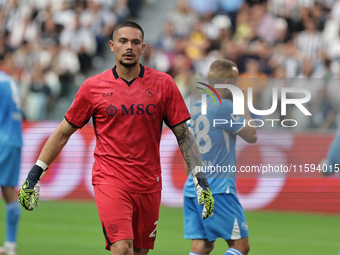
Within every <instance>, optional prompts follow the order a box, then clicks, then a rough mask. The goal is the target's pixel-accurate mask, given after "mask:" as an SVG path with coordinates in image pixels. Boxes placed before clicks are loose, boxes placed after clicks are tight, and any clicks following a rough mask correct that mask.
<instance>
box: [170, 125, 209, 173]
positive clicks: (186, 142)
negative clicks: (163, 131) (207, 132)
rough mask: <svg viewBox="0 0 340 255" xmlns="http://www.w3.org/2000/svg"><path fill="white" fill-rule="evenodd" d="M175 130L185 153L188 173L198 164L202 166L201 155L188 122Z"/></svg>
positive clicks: (182, 151) (179, 144)
mask: <svg viewBox="0 0 340 255" xmlns="http://www.w3.org/2000/svg"><path fill="white" fill-rule="evenodd" d="M172 131H173V132H174V134H175V136H176V138H177V142H178V146H179V149H180V150H181V153H182V155H183V158H184V161H185V163H186V164H187V166H188V168H186V171H187V174H189V172H190V171H191V170H192V169H194V168H195V167H196V166H202V161H201V156H200V153H199V150H198V147H197V144H196V141H195V139H194V137H193V136H192V134H191V132H190V131H189V128H188V126H187V124H186V123H182V124H180V125H178V126H176V127H174V128H173V129H172Z"/></svg>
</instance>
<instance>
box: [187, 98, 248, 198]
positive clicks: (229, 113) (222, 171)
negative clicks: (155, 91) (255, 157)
mask: <svg viewBox="0 0 340 255" xmlns="http://www.w3.org/2000/svg"><path fill="white" fill-rule="evenodd" d="M217 102H218V100H217ZM190 113H191V117H192V119H191V121H190V124H189V128H190V130H191V132H192V133H193V135H194V137H195V139H196V142H197V145H198V147H199V151H200V154H201V158H202V163H203V165H204V168H203V170H204V171H205V173H206V176H207V179H208V181H209V185H210V188H211V191H212V193H213V194H221V193H227V194H236V190H235V174H236V155H235V145H236V135H237V133H238V132H239V131H240V130H241V129H242V128H243V127H244V126H245V125H246V120H245V118H244V117H242V116H238V115H233V104H232V102H231V101H230V100H227V99H222V105H220V104H219V103H218V104H217V105H215V102H214V100H213V99H212V98H210V97H208V98H207V113H206V115H203V114H201V100H198V101H196V102H195V103H194V104H193V105H192V106H191V109H190ZM184 196H185V197H196V187H195V185H194V183H193V180H192V176H191V175H189V177H188V179H187V181H186V183H185V185H184Z"/></svg>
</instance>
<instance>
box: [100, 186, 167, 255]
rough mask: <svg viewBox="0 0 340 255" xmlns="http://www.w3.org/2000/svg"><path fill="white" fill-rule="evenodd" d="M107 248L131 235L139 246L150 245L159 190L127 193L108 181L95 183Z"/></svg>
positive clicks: (151, 245)
mask: <svg viewBox="0 0 340 255" xmlns="http://www.w3.org/2000/svg"><path fill="white" fill-rule="evenodd" d="M94 193H95V199H96V205H97V209H98V214H99V219H100V222H101V224H102V228H103V233H104V236H105V243H106V247H105V248H106V249H107V250H110V246H111V244H113V243H114V242H117V241H119V240H124V239H132V240H133V246H134V247H136V248H139V249H153V247H154V243H155V238H156V231H157V224H158V216H159V206H160V203H161V192H160V191H159V192H156V193H149V194H139V193H130V192H127V191H124V190H122V189H119V188H116V187H114V186H111V185H98V184H97V185H94Z"/></svg>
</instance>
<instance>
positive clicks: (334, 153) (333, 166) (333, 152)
mask: <svg viewBox="0 0 340 255" xmlns="http://www.w3.org/2000/svg"><path fill="white" fill-rule="evenodd" d="M339 151H340V121H339V123H338V129H337V131H336V134H335V137H334V139H333V141H332V143H331V145H330V146H329V149H328V153H327V164H328V167H327V173H324V174H325V175H328V174H332V173H334V172H335V173H339V171H338V170H339V168H340V157H339Z"/></svg>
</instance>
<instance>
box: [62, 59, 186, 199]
mask: <svg viewBox="0 0 340 255" xmlns="http://www.w3.org/2000/svg"><path fill="white" fill-rule="evenodd" d="M91 117H92V119H93V125H94V130H95V134H96V148H95V151H94V157H95V163H94V165H93V169H92V183H93V184H107V185H114V186H116V187H119V188H122V189H123V190H126V191H129V192H135V193H151V192H156V191H160V190H161V188H162V185H161V183H162V181H161V166H160V155H159V144H160V140H161V132H162V125H163V121H164V122H165V123H166V124H167V125H168V126H169V127H174V126H176V125H178V124H181V123H183V122H185V121H186V120H188V119H189V118H190V114H189V112H188V110H187V107H186V105H185V103H184V100H183V98H182V95H181V94H180V92H179V90H178V88H177V86H176V84H175V82H174V81H173V79H172V78H171V77H170V76H169V75H167V74H165V73H162V72H159V71H156V70H153V69H151V68H148V67H144V66H142V65H141V71H140V74H139V76H138V77H137V78H136V79H134V80H132V81H131V82H128V81H125V80H124V79H122V78H120V77H119V76H118V74H117V72H116V69H115V67H114V68H113V69H111V70H108V71H106V72H103V73H101V74H98V75H96V76H93V77H90V78H89V79H87V80H86V81H85V82H84V83H83V85H82V86H81V87H80V89H79V91H78V93H77V95H76V97H75V99H74V102H73V104H72V105H71V107H70V109H69V110H68V112H67V113H66V115H65V119H66V120H67V121H68V122H69V123H70V124H72V125H74V126H76V127H79V128H81V127H82V126H84V125H85V124H86V123H87V122H88V120H89V119H90V118H91Z"/></svg>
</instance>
